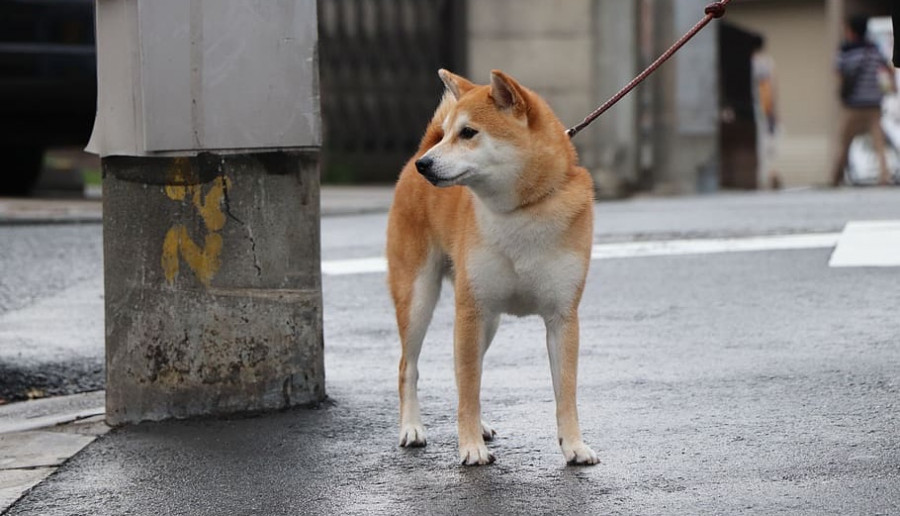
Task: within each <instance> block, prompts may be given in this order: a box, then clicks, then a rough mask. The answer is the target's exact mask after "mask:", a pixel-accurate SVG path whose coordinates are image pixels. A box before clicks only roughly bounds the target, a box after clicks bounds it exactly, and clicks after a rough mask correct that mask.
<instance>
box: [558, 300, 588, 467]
mask: <svg viewBox="0 0 900 516" xmlns="http://www.w3.org/2000/svg"><path fill="white" fill-rule="evenodd" d="M545 323H546V325H547V352H548V353H549V355H550V372H551V374H552V376H553V392H554V394H555V395H556V424H557V437H558V438H559V446H560V447H561V448H562V452H563V455H564V456H565V457H566V462H568V463H569V464H585V465H587V464H597V463H598V462H600V461H599V459H597V454H596V453H594V450H592V449H591V448H590V447H589V446H588V445H586V444H584V441H583V440H582V439H581V428H580V427H579V425H578V409H577V407H576V403H575V391H576V387H577V384H578V314H577V313H574V314H572V315H569V316H567V317H549V318H547V319H546V320H545Z"/></svg>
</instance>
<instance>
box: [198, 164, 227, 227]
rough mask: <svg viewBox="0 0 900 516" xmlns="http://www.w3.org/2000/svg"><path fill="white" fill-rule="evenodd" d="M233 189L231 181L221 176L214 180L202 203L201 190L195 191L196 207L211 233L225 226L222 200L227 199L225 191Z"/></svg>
mask: <svg viewBox="0 0 900 516" xmlns="http://www.w3.org/2000/svg"><path fill="white" fill-rule="evenodd" d="M227 188H231V180H230V179H228V178H227V177H225V176H219V177H217V178H215V179H214V180H213V185H212V188H210V190H209V192H207V194H206V197H205V198H204V199H203V201H202V202H201V201H200V189H199V188H197V189H195V190H194V206H196V207H197V210H198V211H199V212H200V216H201V217H203V222H205V223H206V227H207V228H209V230H210V231H219V230H220V229H222V228H223V227H224V226H225V213H224V212H223V211H222V200H223V199H224V198H225V190H226V189H227Z"/></svg>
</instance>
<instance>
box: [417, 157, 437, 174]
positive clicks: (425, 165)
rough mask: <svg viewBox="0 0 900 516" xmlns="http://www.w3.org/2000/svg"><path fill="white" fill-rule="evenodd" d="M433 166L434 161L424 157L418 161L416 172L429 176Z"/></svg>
mask: <svg viewBox="0 0 900 516" xmlns="http://www.w3.org/2000/svg"><path fill="white" fill-rule="evenodd" d="M433 164H434V160H433V159H431V158H429V157H428V156H423V157H421V158H419V159H417V160H416V170H418V171H419V173H420V174H423V175H428V173H429V172H430V171H431V165H433Z"/></svg>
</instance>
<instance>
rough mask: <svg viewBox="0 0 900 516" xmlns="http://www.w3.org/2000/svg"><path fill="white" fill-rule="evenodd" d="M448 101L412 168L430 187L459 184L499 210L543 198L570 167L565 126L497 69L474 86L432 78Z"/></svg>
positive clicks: (456, 78)
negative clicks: (436, 137) (434, 139)
mask: <svg viewBox="0 0 900 516" xmlns="http://www.w3.org/2000/svg"><path fill="white" fill-rule="evenodd" d="M438 75H440V77H441V80H442V81H443V82H444V85H445V86H446V87H447V99H446V100H445V102H447V101H449V102H451V103H452V104H451V106H450V108H449V109H448V110H439V113H443V112H446V116H445V117H444V118H443V119H442V120H438V121H436V122H438V123H440V125H441V128H442V129H443V136H442V138H441V140H440V141H439V142H438V143H437V144H436V145H434V146H433V147H432V148H430V149H428V151H427V152H425V154H423V155H422V156H421V157H420V158H419V159H418V160H417V161H416V163H415V165H416V169H417V170H418V171H419V173H420V174H422V175H423V176H424V177H425V178H426V179H427V180H428V181H429V182H431V183H432V184H433V185H435V186H439V187H446V186H454V185H464V186H468V187H470V188H471V189H472V190H473V191H474V192H475V193H476V194H477V195H478V196H479V197H481V198H482V199H483V200H485V201H488V202H489V204H490V205H492V206H493V207H494V208H496V209H498V210H501V211H510V210H512V209H515V208H516V207H518V206H521V205H523V204H528V203H529V202H533V201H534V200H536V199H539V198H542V197H544V196H546V195H547V194H548V193H550V192H552V191H553V189H554V188H556V187H557V186H558V184H559V183H560V182H561V181H562V180H563V179H564V178H565V174H566V173H567V171H568V170H569V169H570V168H571V167H572V166H574V164H575V161H576V158H575V150H574V147H573V146H572V144H571V142H570V141H569V137H568V136H567V135H566V134H565V127H563V125H562V123H560V121H559V119H557V118H556V116H555V115H554V114H553V112H552V111H551V110H550V108H549V106H547V104H546V103H545V102H544V101H543V100H542V99H541V98H540V97H539V96H538V95H537V94H535V93H534V92H532V91H530V90H528V89H526V88H525V87H523V86H522V85H520V84H519V83H518V82H516V80H515V79H513V78H512V77H510V76H508V75H506V74H504V73H503V72H501V71H499V70H494V71H492V72H491V83H490V84H489V85H487V86H479V85H475V84H473V83H472V82H470V81H468V80H467V79H465V78H463V77H460V76H458V75H454V74H452V73H450V72H448V71H446V70H440V71H439V72H438Z"/></svg>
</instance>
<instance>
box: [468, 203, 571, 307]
mask: <svg viewBox="0 0 900 516" xmlns="http://www.w3.org/2000/svg"><path fill="white" fill-rule="evenodd" d="M480 229H481V230H482V244H481V245H479V246H478V247H477V248H475V249H473V250H472V251H471V252H470V253H469V255H468V258H467V264H466V271H467V273H468V276H469V280H470V284H471V286H472V290H473V294H474V295H475V297H476V299H477V300H478V303H479V304H480V305H481V306H483V307H484V308H486V309H488V310H490V311H492V312H495V313H508V314H513V315H518V316H523V315H530V314H539V315H542V316H552V315H555V314H561V313H565V312H568V310H570V309H571V307H572V303H573V301H574V298H575V295H576V294H577V292H578V289H579V288H580V287H581V282H582V280H583V278H584V272H585V271H584V268H585V267H586V263H585V261H584V260H583V259H581V258H580V257H579V256H578V255H577V254H576V253H575V252H574V251H573V250H570V249H566V248H564V247H562V246H561V242H560V232H561V230H560V229H559V228H554V227H551V226H550V225H549V224H541V223H538V222H534V221H531V220H527V219H526V220H516V219H515V218H514V217H512V216H510V218H509V219H503V220H496V219H491V220H487V221H486V220H484V219H482V220H480Z"/></svg>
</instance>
